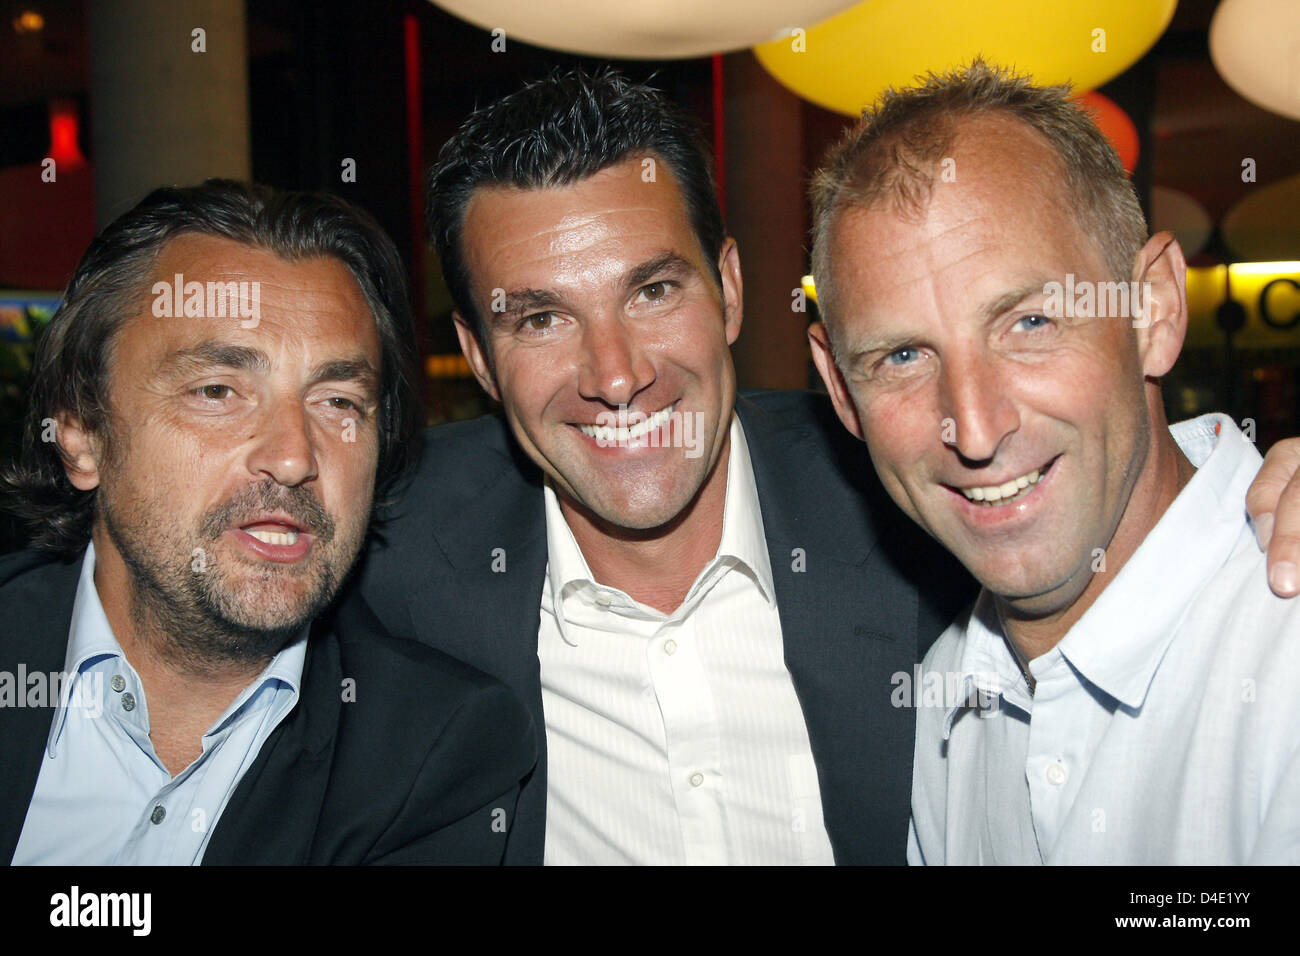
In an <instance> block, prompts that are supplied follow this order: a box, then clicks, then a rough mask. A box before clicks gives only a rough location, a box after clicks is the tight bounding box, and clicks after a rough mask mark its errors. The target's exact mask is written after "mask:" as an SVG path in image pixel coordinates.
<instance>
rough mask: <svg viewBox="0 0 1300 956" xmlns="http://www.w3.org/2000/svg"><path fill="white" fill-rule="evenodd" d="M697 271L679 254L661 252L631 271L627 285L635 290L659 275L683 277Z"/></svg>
mask: <svg viewBox="0 0 1300 956" xmlns="http://www.w3.org/2000/svg"><path fill="white" fill-rule="evenodd" d="M696 271H697V270H696V268H695V266H693V265H692V264H691V263H690V262H689V261H688V260H686V259H684V258H682V257H681V256H679V255H678V254H677V253H675V252H661V253H660V254H659V255H657V256H655V257H654V258H653V259H647V260H646V261H645V262H643V263H641V264H640V265H639V266H635V267H634V268H633V269H632V270H631V271H629V272H628V274H627V285H628V287H629V288H635V287H636V286H640V285H645V284H646V283H647V282H649V281H650V280H651V279H653V278H654V277H655V276H658V275H683V274H685V273H693V272H696Z"/></svg>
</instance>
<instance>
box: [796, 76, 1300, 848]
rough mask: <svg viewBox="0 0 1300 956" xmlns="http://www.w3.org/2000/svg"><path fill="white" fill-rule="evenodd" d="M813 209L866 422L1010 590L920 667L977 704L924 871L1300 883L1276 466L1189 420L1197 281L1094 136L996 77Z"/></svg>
mask: <svg viewBox="0 0 1300 956" xmlns="http://www.w3.org/2000/svg"><path fill="white" fill-rule="evenodd" d="M815 204H816V213H817V226H816V246H815V250H814V257H813V264H814V270H815V272H816V276H817V280H818V287H819V293H820V297H821V304H822V308H823V317H824V319H825V322H826V327H817V328H815V329H814V330H813V333H812V340H813V345H814V355H815V358H816V359H817V362H818V366H819V368H820V370H821V372H822V375H823V378H825V380H826V382H827V385H828V387H829V389H830V391H831V394H832V397H833V398H834V400H835V403H836V408H837V411H838V412H839V414H840V417H841V419H842V420H843V421H844V422H845V424H846V425H847V426H848V427H849V429H850V430H851V431H853V432H854V433H855V434H857V435H858V436H859V437H861V438H864V439H865V440H866V441H867V444H868V446H869V448H870V450H871V454H872V457H873V461H874V464H875V466H876V470H877V471H878V472H879V474H880V477H881V479H882V481H883V482H884V484H885V486H886V488H887V489H888V490H889V492H890V494H891V495H892V496H893V498H894V499H895V500H896V501H897V502H898V503H899V505H900V506H901V507H902V508H903V509H904V510H905V511H906V512H907V513H908V514H909V515H910V516H911V517H912V518H913V519H914V520H916V521H917V522H918V523H919V524H920V525H921V526H922V527H924V528H925V529H926V530H927V531H929V532H930V533H931V534H932V535H933V536H934V537H936V538H937V539H938V540H940V541H941V542H942V543H943V544H944V545H945V546H946V547H947V548H948V549H949V550H950V551H952V552H953V554H954V555H955V556H956V557H957V558H959V559H960V560H961V561H962V563H963V564H964V565H965V566H966V567H967V568H968V569H969V570H970V571H971V572H972V573H973V574H974V575H975V577H976V578H978V579H979V581H980V583H981V584H982V585H983V590H982V591H981V594H980V596H979V599H978V600H977V602H976V605H975V607H974V609H973V611H972V612H971V614H970V616H969V617H968V618H963V619H961V620H959V621H958V623H956V624H955V625H953V626H952V627H951V628H950V629H949V630H948V631H947V632H946V633H945V634H944V636H943V637H942V638H941V639H940V640H939V642H938V643H937V644H936V645H935V646H934V647H933V648H932V649H931V651H930V653H929V654H928V655H927V656H926V660H925V663H924V665H923V669H924V671H925V672H927V673H932V674H937V675H938V677H939V680H941V681H942V683H943V684H944V685H945V686H947V687H949V688H951V689H952V690H953V691H955V693H951V694H949V695H946V697H947V699H945V700H944V701H943V702H942V703H941V704H939V705H938V706H924V707H922V708H921V709H920V710H919V712H918V719H917V747H916V757H915V770H914V777H913V794H912V827H911V834H910V846H909V859H910V860H911V862H913V863H927V864H935V863H1015V864H1028V863H1121V864H1154V863H1178V864H1182V863H1186V864H1222V863H1283V862H1290V863H1296V862H1300V734H1297V733H1296V728H1297V727H1298V726H1300V695H1297V694H1296V693H1295V684H1296V680H1297V678H1300V641H1297V640H1296V637H1297V636H1300V608H1297V606H1296V605H1295V604H1294V603H1293V602H1288V601H1284V600H1282V599H1280V598H1278V597H1276V596H1275V595H1274V594H1272V593H1271V592H1270V590H1269V588H1268V585H1267V583H1266V579H1265V575H1264V573H1263V572H1264V557H1263V555H1262V554H1261V553H1260V551H1259V549H1258V547H1257V545H1256V543H1255V535H1254V532H1253V530H1252V528H1251V526H1250V524H1249V521H1248V519H1247V516H1246V513H1245V511H1244V509H1243V508H1242V499H1243V495H1244V493H1245V489H1246V488H1247V486H1248V485H1249V484H1250V482H1251V480H1252V478H1253V477H1254V476H1255V473H1256V471H1257V470H1258V468H1259V465H1260V456H1259V454H1258V452H1257V451H1256V450H1255V448H1254V446H1253V444H1252V443H1251V442H1250V441H1249V440H1248V439H1247V438H1246V437H1245V436H1244V435H1243V434H1242V432H1241V431H1240V430H1239V429H1238V428H1237V427H1236V425H1235V424H1234V423H1233V422H1232V421H1231V419H1229V418H1228V417H1227V416H1223V415H1206V416H1203V417H1202V418H1199V419H1196V420H1194V421H1191V422H1185V423H1182V424H1180V425H1176V426H1174V427H1173V428H1172V429H1170V428H1169V427H1168V425H1167V423H1166V420H1165V415H1164V408H1163V403H1162V399H1161V394H1160V378H1161V376H1163V375H1164V374H1166V373H1167V372H1168V371H1169V369H1170V368H1171V367H1172V366H1173V363H1174V361H1175V360H1176V359H1177V357H1178V353H1179V351H1180V349H1181V347H1182V343H1183V337H1184V333H1185V331H1186V325H1187V302H1186V294H1185V285H1184V284H1185V272H1186V266H1185V263H1184V260H1183V255H1182V252H1181V250H1180V249H1179V247H1178V244H1177V242H1176V241H1174V239H1173V237H1172V236H1170V235H1169V234H1168V233H1160V234H1158V235H1156V236H1154V237H1152V238H1151V239H1149V240H1147V238H1146V224H1145V222H1144V221H1143V218H1142V214H1141V211H1140V209H1139V207H1138V204H1137V200H1136V197H1135V196H1134V194H1133V191H1132V188H1131V186H1130V185H1129V183H1128V180H1127V178H1126V177H1125V175H1124V172H1123V169H1122V168H1121V166H1120V165H1119V162H1118V160H1117V159H1116V157H1115V156H1114V153H1113V151H1112V150H1111V149H1110V147H1109V146H1108V145H1107V143H1106V141H1105V140H1104V138H1103V137H1102V136H1101V134H1100V133H1099V132H1098V131H1097V129H1096V127H1095V126H1093V124H1092V123H1091V121H1089V120H1088V119H1087V118H1086V117H1085V116H1084V115H1083V114H1082V113H1080V112H1078V111H1077V110H1076V109H1075V107H1073V106H1072V105H1071V104H1070V103H1069V102H1068V101H1067V100H1066V98H1065V91H1063V90H1060V89H1041V88H1035V87H1034V86H1032V85H1031V84H1030V83H1029V82H1028V81H1026V80H1023V79H1017V78H1014V77H1011V76H1008V75H1006V74H1002V73H999V72H997V71H995V70H992V69H990V68H988V67H986V66H985V65H983V64H982V63H976V64H974V65H972V66H971V67H970V68H969V69H967V70H963V71H959V72H957V73H954V74H952V75H949V76H944V77H931V78H930V79H929V80H928V81H927V82H926V83H925V84H924V85H922V86H920V87H917V88H915V89H913V90H907V91H903V92H901V93H892V94H890V95H888V96H887V97H885V98H884V100H883V101H882V102H881V103H880V104H878V106H877V108H876V109H875V110H873V111H872V112H870V113H868V114H867V115H866V116H865V117H864V119H863V120H862V121H861V123H860V124H859V126H858V127H857V128H856V129H855V130H854V132H853V133H852V134H851V135H850V136H849V137H848V138H847V139H846V140H845V141H844V143H843V144H842V145H841V146H840V147H838V148H837V149H836V150H835V151H834V152H833V153H832V154H831V156H830V157H829V159H828V163H827V165H826V167H825V169H824V170H823V171H822V173H820V174H819V176H818V179H817V182H816V185H815ZM1293 571H1294V569H1292V573H1293ZM1281 573H1283V574H1285V573H1287V571H1286V570H1285V569H1283V570H1282V572H1281ZM927 703H928V702H927Z"/></svg>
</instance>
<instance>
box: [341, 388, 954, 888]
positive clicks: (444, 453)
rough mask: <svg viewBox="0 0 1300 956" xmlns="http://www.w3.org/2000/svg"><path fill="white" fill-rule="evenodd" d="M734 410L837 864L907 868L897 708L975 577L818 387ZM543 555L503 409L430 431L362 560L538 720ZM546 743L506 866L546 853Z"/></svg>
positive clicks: (364, 580) (399, 615)
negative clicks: (501, 564) (918, 524)
mask: <svg viewBox="0 0 1300 956" xmlns="http://www.w3.org/2000/svg"><path fill="white" fill-rule="evenodd" d="M736 412H737V414H738V415H739V416H740V421H741V423H742V424H743V426H744V429H745V437H746V439H747V441H748V443H749V447H750V451H751V457H752V461H753V465H754V477H755V479H756V482H757V485H758V492H759V497H760V500H761V502H762V510H763V526H764V529H765V531H766V535H767V548H768V553H769V556H770V559H771V564H772V570H773V574H774V581H775V585H776V600H777V607H778V609H779V612H780V619H781V631H782V634H783V635H784V637H785V641H784V647H785V661H786V665H787V667H788V668H789V671H790V676H791V678H792V679H793V681H794V686H795V688H796V690H797V692H798V695H799V701H800V704H801V706H802V708H803V713H804V718H805V721H806V723H807V727H808V734H809V738H810V741H811V744H812V752H813V757H814V759H815V760H816V764H817V773H818V778H819V781H820V787H821V799H822V803H823V807H824V815H825V822H826V829H827V832H828V834H829V836H830V840H831V845H832V847H833V849H834V852H835V860H836V862H837V863H841V864H845V863H856V864H866V863H902V862H904V860H905V849H906V832H907V819H908V812H909V809H908V808H909V793H910V783H911V752H912V735H913V733H914V730H915V722H914V712H913V710H912V708H911V707H910V706H897V701H898V700H899V697H898V694H897V693H895V692H896V691H898V690H899V675H902V676H903V677H904V678H905V679H906V680H907V681H909V682H910V681H911V680H912V675H913V667H914V666H915V664H916V662H917V661H918V660H919V659H920V656H919V655H922V654H924V653H925V651H926V650H927V649H928V647H929V645H930V643H931V642H932V641H933V640H935V639H936V638H937V637H938V636H939V634H941V633H942V632H943V629H944V628H945V627H946V626H947V624H948V623H949V621H950V620H951V619H952V617H953V616H954V615H955V614H956V613H957V611H958V610H959V609H960V606H961V605H962V604H963V603H964V602H965V601H967V600H969V598H970V597H972V596H973V594H974V590H973V585H972V583H971V581H970V579H969V578H968V577H967V575H966V574H965V572H964V571H963V570H962V569H961V567H960V565H958V564H956V562H954V561H952V559H951V558H950V557H949V556H948V555H947V554H945V553H944V552H943V551H942V550H941V549H939V548H937V547H936V546H935V545H934V544H933V542H931V541H930V539H928V538H926V537H925V536H923V535H920V534H917V533H916V530H915V527H914V526H913V525H911V523H910V522H908V521H907V520H906V519H905V518H904V516H903V515H902V514H901V513H900V512H899V511H898V510H897V509H895V508H892V507H888V502H887V500H886V499H885V497H884V491H883V489H882V488H881V487H880V485H879V483H878V482H877V480H876V478H875V472H874V471H873V470H872V468H871V463H870V461H869V459H868V458H867V457H866V455H865V453H864V449H863V447H862V445H860V444H859V443H857V442H855V441H853V440H852V439H851V438H850V437H849V435H848V433H847V432H845V431H844V429H843V428H841V427H839V425H838V422H837V421H836V419H835V418H834V412H833V411H832V409H831V406H830V403H829V402H828V401H827V400H826V399H825V398H824V397H823V396H819V395H813V394H810V393H803V392H761V393H754V394H751V395H742V396H741V397H740V399H739V400H738V401H737V403H736ZM794 489H807V490H808V491H809V493H807V494H799V493H793V490H794ZM498 549H500V550H498ZM494 555H495V556H500V557H504V561H505V570H504V571H502V572H500V573H493V572H492V571H491V565H492V563H493V561H494ZM546 566H547V542H546V524H545V518H544V513H543V498H542V476H541V472H540V471H539V469H538V468H537V467H536V466H535V465H534V464H533V463H532V462H531V461H529V460H528V459H527V458H526V457H524V455H523V454H522V452H521V451H520V450H519V448H518V444H517V443H516V442H515V441H514V439H513V438H512V437H511V435H510V432H509V428H508V426H507V424H506V423H505V421H503V420H502V419H501V418H500V417H497V416H487V417H484V418H479V419H475V420H474V421H470V422H463V423H459V424H454V425H444V426H440V427H437V428H432V429H430V430H429V431H428V432H427V433H426V441H425V445H424V451H423V457H422V458H421V460H420V463H419V465H418V466H417V468H416V471H415V473H414V477H413V480H412V481H411V485H410V487H409V489H408V490H407V491H406V492H405V494H404V496H403V498H402V500H401V502H400V503H399V504H398V505H396V506H394V508H393V509H392V511H391V513H390V514H389V515H388V516H387V517H386V520H385V523H384V525H383V532H382V534H381V535H380V536H378V538H377V540H376V541H375V543H374V544H373V545H372V546H371V547H370V548H369V550H368V551H367V553H366V554H365V556H364V558H363V564H362V569H361V572H360V573H361V588H362V593H363V594H364V596H365V598H366V601H367V602H368V603H369V604H370V606H371V607H373V608H375V610H376V613H378V614H379V616H380V617H381V618H382V619H383V621H384V623H385V625H386V626H387V627H388V628H389V629H390V630H392V631H393V632H394V633H396V634H402V635H409V636H412V637H415V638H417V639H419V640H421V641H423V642H425V643H428V644H431V645H434V646H437V647H440V648H442V649H444V650H446V651H447V652H448V653H450V654H452V655H454V656H456V657H458V658H461V659H462V660H465V661H468V662H469V663H471V664H473V665H474V666H475V667H477V668H480V669H481V670H484V671H486V672H487V673H489V674H492V675H494V676H496V677H498V678H500V679H501V680H503V681H505V682H506V684H508V685H509V686H510V687H511V688H512V689H513V690H514V691H515V692H516V693H517V694H518V695H519V697H520V699H522V700H523V701H524V703H525V704H526V705H527V706H528V708H529V710H530V711H531V713H532V716H533V720H534V723H535V724H536V725H537V726H538V727H542V726H545V715H544V714H543V712H542V691H541V676H540V673H539V665H538V657H537V634H538V627H539V624H540V616H541V612H540V609H539V603H538V599H539V597H540V595H541V591H542V579H543V576H544V575H545V574H546ZM909 686H910V685H909ZM905 703H910V697H909V699H908V701H906V702H905ZM543 740H544V738H543ZM541 750H542V755H541V757H540V759H539V761H538V765H537V769H536V770H535V771H534V772H533V774H532V776H531V778H530V779H529V780H527V781H526V782H525V784H524V787H523V791H522V793H521V795H520V799H519V810H518V817H517V819H516V821H515V824H514V826H513V828H512V831H511V836H510V846H509V849H508V852H507V862H513V863H541V862H542V859H543V850H544V838H545V814H546V750H545V744H544V743H543V746H542V748H541Z"/></svg>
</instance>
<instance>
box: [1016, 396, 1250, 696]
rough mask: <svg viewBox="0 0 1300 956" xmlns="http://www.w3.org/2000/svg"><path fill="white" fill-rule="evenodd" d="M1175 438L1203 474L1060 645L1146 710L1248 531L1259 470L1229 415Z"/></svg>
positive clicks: (1193, 425)
mask: <svg viewBox="0 0 1300 956" xmlns="http://www.w3.org/2000/svg"><path fill="white" fill-rule="evenodd" d="M1170 432H1171V433H1172V434H1173V437H1174V440H1175V441H1177V442H1178V446H1179V448H1181V449H1182V451H1183V454H1184V455H1186V456H1187V459H1188V460H1189V461H1190V462H1191V463H1192V464H1193V465H1195V466H1196V468H1197V471H1196V473H1195V474H1194V475H1193V476H1192V478H1191V480H1190V481H1189V482H1188V483H1187V485H1186V487H1184V488H1183V490H1182V491H1181V492H1179V494H1178V497H1177V498H1175V499H1174V500H1173V502H1172V503H1171V504H1170V505H1169V507H1168V509H1166V511H1165V513H1164V514H1163V515H1161V517H1160V520H1159V521H1158V522H1156V525H1155V527H1154V528H1152V529H1151V531H1150V532H1149V533H1148V534H1147V536H1146V538H1145V539H1144V540H1143V542H1142V544H1141V545H1139V546H1138V549H1137V550H1136V551H1135V552H1134V553H1133V556H1132V557H1130V558H1129V559H1128V561H1127V562H1126V563H1125V564H1124V567H1123V568H1121V569H1120V571H1119V573H1118V574H1116V575H1115V579H1114V580H1113V581H1111V583H1110V584H1109V585H1108V586H1107V587H1106V589H1105V590H1104V591H1102V593H1101V594H1100V595H1098V597H1097V600H1096V602H1094V604H1093V605H1092V607H1090V608H1088V611H1087V613H1085V614H1084V616H1083V617H1082V618H1081V619H1080V620H1079V621H1078V623H1077V624H1075V626H1074V627H1073V628H1071V629H1070V632H1069V633H1068V634H1066V635H1065V637H1064V638H1063V639H1062V641H1061V643H1060V644H1059V645H1058V647H1059V648H1060V650H1061V654H1062V656H1064V657H1065V658H1066V660H1067V661H1069V663H1070V664H1071V665H1072V666H1073V667H1074V668H1075V669H1077V670H1078V671H1079V672H1080V673H1082V674H1083V676H1084V677H1086V678H1087V679H1088V680H1089V681H1091V682H1092V683H1093V684H1095V685H1097V687H1099V688H1100V689H1101V690H1103V691H1105V692H1106V693H1107V694H1110V695H1111V696H1112V697H1114V698H1115V699H1116V700H1118V701H1120V702H1121V703H1123V704H1125V705H1126V706H1128V707H1138V706H1140V705H1141V703H1142V701H1143V700H1144V699H1145V697H1146V693H1147V689H1148V688H1149V687H1150V685H1151V680H1152V678H1154V677H1155V672H1156V668H1157V667H1159V665H1160V661H1161V659H1162V658H1163V657H1164V655H1165V651H1166V650H1167V649H1168V647H1169V644H1170V642H1171V641H1172V640H1173V638H1174V635H1175V633H1176V631H1177V624H1178V622H1179V621H1180V620H1181V618H1182V616H1183V615H1184V614H1185V613H1186V612H1187V608H1188V607H1190V606H1191V604H1192V602H1193V600H1194V599H1195V597H1196V595H1197V594H1198V593H1199V592H1200V591H1201V590H1203V589H1204V587H1205V586H1206V584H1207V583H1208V582H1209V581H1210V579H1211V578H1212V577H1213V576H1214V575H1215V574H1216V573H1217V572H1218V571H1219V569H1220V568H1222V567H1223V563H1224V562H1225V561H1226V560H1227V559H1228V556H1229V555H1230V554H1231V553H1232V551H1233V549H1234V548H1235V547H1236V545H1237V542H1238V540H1239V539H1240V537H1241V535H1242V533H1243V531H1248V530H1249V521H1248V519H1247V514H1246V505H1245V501H1246V489H1247V488H1249V487H1250V483H1251V481H1252V480H1254V477H1255V473H1256V472H1257V471H1259V466H1260V464H1261V463H1262V459H1261V458H1260V455H1259V452H1258V451H1257V450H1256V449H1255V445H1254V443H1253V442H1251V441H1250V440H1249V439H1248V438H1246V436H1245V435H1243V434H1242V433H1241V430H1240V429H1238V428H1237V426H1236V425H1235V424H1234V423H1233V421H1232V419H1231V418H1229V417H1228V416H1226V415H1222V414H1217V413H1216V414H1210V415H1202V416H1201V417H1199V418H1195V419H1191V420H1189V421H1186V422H1180V423H1178V424H1177V425H1174V426H1173V427H1171V428H1170ZM1030 667H1031V669H1033V670H1034V673H1035V676H1037V673H1038V672H1037V669H1035V668H1033V665H1032V664H1031V665H1030Z"/></svg>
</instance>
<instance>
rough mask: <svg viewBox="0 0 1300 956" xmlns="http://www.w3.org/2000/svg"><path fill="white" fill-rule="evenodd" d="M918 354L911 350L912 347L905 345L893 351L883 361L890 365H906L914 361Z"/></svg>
mask: <svg viewBox="0 0 1300 956" xmlns="http://www.w3.org/2000/svg"><path fill="white" fill-rule="evenodd" d="M919 354H920V353H919V352H918V351H917V350H916V349H914V348H912V346H910V345H906V346H904V347H903V348H901V349H895V350H894V351H892V352H890V353H889V354H888V355H886V356H885V361H886V362H887V363H889V364H890V365H906V364H907V363H909V362H911V361H912V360H914V359H915V358H916V357H917V355H919Z"/></svg>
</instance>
